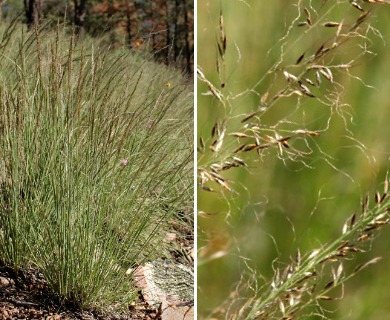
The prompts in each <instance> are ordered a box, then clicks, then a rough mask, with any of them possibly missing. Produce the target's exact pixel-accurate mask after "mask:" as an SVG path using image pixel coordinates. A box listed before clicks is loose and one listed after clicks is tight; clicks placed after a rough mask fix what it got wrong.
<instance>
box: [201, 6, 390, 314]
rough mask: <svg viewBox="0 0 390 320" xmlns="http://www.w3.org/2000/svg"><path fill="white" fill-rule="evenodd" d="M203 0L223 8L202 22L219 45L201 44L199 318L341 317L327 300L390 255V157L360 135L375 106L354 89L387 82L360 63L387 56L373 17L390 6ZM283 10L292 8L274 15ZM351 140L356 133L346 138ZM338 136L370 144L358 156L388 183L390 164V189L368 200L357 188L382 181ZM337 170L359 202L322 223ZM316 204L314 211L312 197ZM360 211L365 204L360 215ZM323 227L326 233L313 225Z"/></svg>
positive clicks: (355, 144)
mask: <svg viewBox="0 0 390 320" xmlns="http://www.w3.org/2000/svg"><path fill="white" fill-rule="evenodd" d="M201 3H203V5H202V4H200V10H202V9H204V10H206V11H207V10H209V12H208V15H209V16H211V17H214V23H215V33H214V34H213V37H211V36H210V35H209V32H208V31H209V29H210V28H212V27H210V23H206V22H205V21H203V22H202V23H200V24H201V26H200V29H199V30H207V32H203V33H200V35H199V37H200V41H199V43H200V47H202V48H206V42H207V41H208V45H209V47H211V48H212V47H213V46H214V52H215V55H212V54H210V51H212V50H209V49H205V51H207V52H205V53H204V52H202V51H199V58H198V61H199V66H198V72H197V75H198V82H199V91H200V92H199V96H198V135H199V136H198V137H197V138H198V147H197V151H198V157H197V163H198V186H199V199H198V209H199V212H198V216H199V220H198V221H199V223H198V226H199V232H198V234H199V239H198V246H199V251H198V257H199V259H198V274H199V275H198V305H199V309H198V311H199V316H200V317H201V318H212V319H248V320H249V319H286V320H287V319H303V318H305V319H306V318H308V319H309V318H310V319H311V318H313V319H317V318H325V319H332V317H333V314H334V313H336V312H337V306H336V304H333V305H331V307H329V309H328V306H327V305H324V303H326V302H328V303H332V302H336V301H340V300H342V299H344V298H345V296H347V295H348V294H347V293H345V286H346V282H347V281H348V280H350V279H351V278H352V277H354V276H355V275H356V274H358V273H360V272H361V271H362V270H365V269H366V267H368V266H370V265H373V264H375V263H377V262H378V261H379V260H380V259H381V258H380V257H379V256H377V255H374V256H371V255H370V254H371V252H370V251H371V249H372V246H373V240H375V239H376V237H377V235H378V234H379V230H380V229H381V228H382V227H383V226H385V225H387V224H388V222H389V198H388V183H389V180H388V177H387V174H386V171H387V168H388V158H387V160H386V159H385V160H383V162H382V163H381V164H380V165H379V164H378V165H377V166H376V158H375V156H374V155H373V154H371V151H372V150H371V151H370V149H369V148H367V147H366V146H365V142H361V141H360V140H359V138H357V136H358V137H361V135H360V136H359V134H358V133H359V132H357V130H356V123H355V121H356V120H355V118H356V117H357V118H359V113H360V112H361V110H358V109H357V108H355V106H354V103H352V102H350V100H348V98H349V95H350V92H349V91H348V90H349V89H351V88H352V85H351V82H352V81H354V80H356V82H357V83H358V85H360V86H362V87H364V88H365V89H367V88H370V89H372V88H373V87H372V86H370V85H368V82H366V79H365V78H364V77H361V76H360V75H359V67H360V66H361V65H364V63H366V62H367V61H368V59H370V58H372V57H373V56H375V54H374V53H373V51H372V47H374V45H373V44H374V43H375V39H377V38H378V39H380V40H381V41H385V39H384V37H383V36H382V35H381V33H380V32H379V30H378V29H376V28H375V27H374V23H372V20H374V19H373V17H377V11H376V9H377V8H378V6H381V5H382V7H383V8H388V7H387V6H386V4H387V3H386V2H383V1H341V0H340V1H317V2H316V1H310V0H307V1H306V0H298V1H293V3H289V4H288V5H287V4H286V3H285V2H283V1H276V2H275V3H272V4H267V5H265V4H261V3H254V2H250V1H233V2H232V3H229V2H227V1H225V2H224V1H223V2H222V3H221V4H220V7H218V5H216V6H209V5H207V4H209V3H208V2H207V4H206V1H201ZM233 3H234V5H233ZM234 6H236V7H235V8H234V9H233V7H234ZM269 6H272V7H273V8H272V9H270V8H269ZM216 7H218V8H216ZM275 12H283V19H276V18H275V19H274V20H273V18H272V14H275ZM267 14H268V15H269V16H267ZM246 15H247V16H246ZM259 15H263V16H262V17H264V19H263V18H260V16H259ZM241 16H242V17H244V16H245V17H247V20H245V22H244V20H243V19H242V17H241ZM378 20H379V19H378ZM233 21H234V22H233ZM286 21H287V22H286ZM255 29H256V31H254V30H255ZM270 30H272V31H270ZM254 33H256V37H255V38H256V39H255V38H254V37H253V34H254ZM257 35H258V36H259V38H257ZM277 35H278V38H277V39H276V40H275V37H276V36H277ZM202 37H204V39H202ZM240 44H241V45H242V46H241V45H240ZM267 45H268V46H269V47H267ZM211 56H212V57H213V58H214V57H216V58H215V59H210V58H209V57H211ZM374 85H375V84H374ZM378 114H379V111H378ZM372 131H373V128H371V131H369V129H366V131H365V132H366V133H367V132H372ZM363 138H364V136H363ZM341 139H345V141H347V142H346V143H345V144H344V145H342V146H340V145H339V144H337V142H336V140H341ZM332 146H334V147H335V148H339V149H343V150H344V149H346V148H351V149H356V150H359V152H360V154H359V155H358V156H356V154H355V156H356V157H364V158H365V159H366V161H367V162H368V166H369V168H370V169H372V168H374V167H375V168H376V169H375V170H372V171H370V172H371V174H372V176H373V177H375V180H376V181H378V180H380V181H383V178H380V179H379V178H378V176H381V175H386V178H385V179H384V184H383V188H382V187H380V188H379V187H375V188H374V189H381V191H374V192H371V193H370V194H369V195H368V196H365V197H363V200H362V202H361V205H359V202H358V201H359V200H358V197H359V196H360V195H361V194H362V193H363V194H364V191H363V192H362V191H361V190H359V191H356V186H357V185H359V188H360V189H363V190H364V189H365V190H367V189H370V188H372V187H370V186H364V183H363V186H362V182H361V176H359V172H356V171H355V172H354V170H352V169H351V167H353V165H352V164H350V167H348V165H347V163H349V162H348V161H349V160H348V159H347V157H348V156H349V154H348V155H347V153H346V152H345V154H346V155H344V154H343V153H342V152H340V151H339V153H337V152H334V151H333V150H332ZM340 154H341V155H340ZM385 154H386V155H387V156H388V152H387V153H386V151H385ZM338 157H340V158H341V159H342V160H341V161H340V160H339V159H338ZM357 161H358V160H356V162H357ZM357 167H358V166H357ZM324 168H330V170H331V171H333V173H329V171H327V170H328V169H324ZM321 170H323V171H321ZM367 171H369V170H367ZM286 172H287V173H286ZM310 172H315V173H314V174H313V173H310ZM324 172H326V173H324ZM378 172H380V174H378ZM315 174H317V175H318V176H319V178H318V180H319V182H318V183H317V180H316V178H314V177H313V176H314V175H315ZM332 175H336V176H337V177H338V178H337V179H336V178H334V180H335V181H336V180H340V181H348V184H352V185H353V186H354V192H355V196H350V198H349V199H348V201H350V202H351V203H353V204H351V205H348V206H347V205H339V206H335V208H334V209H336V212H335V211H332V212H324V216H326V217H324V216H321V218H320V217H319V218H318V222H317V224H318V225H316V221H315V220H316V219H317V216H320V215H321V213H320V207H321V203H322V202H325V201H328V200H329V201H330V199H332V197H334V198H335V199H340V200H342V199H343V198H341V196H340V195H339V194H332V193H331V191H332V190H331V188H329V190H325V191H324V189H327V186H328V185H331V182H329V180H330V179H329V177H330V176H332ZM288 177H290V178H288ZM292 177H293V178H292ZM301 177H302V178H301ZM340 177H342V178H340ZM293 179H295V181H294V180H293ZM298 181H300V182H301V183H303V184H305V187H302V186H300V185H299V182H298ZM302 181H303V182H302ZM338 183H340V182H337V183H336V182H335V183H334V184H332V185H335V186H336V185H337V184H338ZM379 183H380V182H379ZM379 183H378V184H379ZM345 185H347V183H345ZM294 189H297V190H305V192H302V191H301V192H297V191H295V190H294ZM336 190H342V191H344V190H343V188H339V189H338V188H337V187H334V192H338V191H336ZM290 191H291V192H290ZM261 193H263V194H261ZM290 193H291V194H290ZM323 193H325V194H326V196H324V195H323ZM312 199H314V201H313V200H312ZM311 201H312V207H311V210H310V211H308V212H305V211H304V210H303V208H302V207H303V206H302V203H305V202H311ZM296 202H297V203H299V204H295V203H296ZM345 202H347V201H345ZM313 207H314V209H313ZM347 208H348V209H347ZM351 208H358V209H357V210H356V211H355V213H353V214H351V216H350V217H349V218H348V219H347V218H346V217H347V215H348V214H350V212H351V211H353V209H351ZM346 210H348V211H346ZM281 216H283V218H282V217H281ZM298 216H299V217H298ZM335 217H340V218H337V219H336V218H335ZM345 220H347V221H346V222H345V223H344V224H343V227H338V226H340V224H342V223H343V222H342V221H345ZM286 221H287V223H286ZM302 221H305V222H302ZM299 223H300V225H299ZM332 223H333V224H332ZM286 224H287V225H288V226H287V227H286V226H285V225H286ZM302 225H304V227H302ZM335 225H336V226H337V227H334V226H335ZM332 227H333V230H331V231H328V232H325V231H324V230H325V229H331V228H332ZM311 228H313V230H316V231H314V233H315V232H317V233H318V234H316V235H314V236H312V237H309V236H307V233H308V232H309V231H310V230H311ZM335 229H337V230H335ZM298 230H299V231H298ZM299 232H301V233H302V234H299ZM324 234H326V235H327V237H326V238H325V237H324ZM329 239H333V240H329ZM267 245H268V246H267ZM269 247H274V248H275V249H274V251H275V253H274V254H271V253H270V251H272V249H269ZM364 257H366V260H365V261H364V260H362V259H364ZM286 260H287V262H286ZM263 269H264V270H263Z"/></svg>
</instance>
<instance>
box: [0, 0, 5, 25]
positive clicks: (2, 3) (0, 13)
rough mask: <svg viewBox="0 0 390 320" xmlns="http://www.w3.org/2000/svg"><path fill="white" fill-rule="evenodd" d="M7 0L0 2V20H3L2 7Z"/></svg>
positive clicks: (0, 0)
mask: <svg viewBox="0 0 390 320" xmlns="http://www.w3.org/2000/svg"><path fill="white" fill-rule="evenodd" d="M6 1H7V0H0V20H2V19H3V6H4V4H5V2H6Z"/></svg>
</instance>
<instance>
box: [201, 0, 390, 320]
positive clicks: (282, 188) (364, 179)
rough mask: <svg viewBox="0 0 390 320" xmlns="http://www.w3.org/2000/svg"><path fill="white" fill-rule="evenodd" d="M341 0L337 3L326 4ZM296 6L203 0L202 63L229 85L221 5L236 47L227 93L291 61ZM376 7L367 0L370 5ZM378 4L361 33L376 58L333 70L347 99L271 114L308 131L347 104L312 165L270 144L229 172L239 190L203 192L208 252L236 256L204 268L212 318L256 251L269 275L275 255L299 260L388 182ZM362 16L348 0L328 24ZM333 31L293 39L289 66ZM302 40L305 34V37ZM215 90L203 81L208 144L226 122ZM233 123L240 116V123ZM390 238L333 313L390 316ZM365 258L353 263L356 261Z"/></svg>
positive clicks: (382, 15) (389, 58) (254, 262)
mask: <svg viewBox="0 0 390 320" xmlns="http://www.w3.org/2000/svg"><path fill="white" fill-rule="evenodd" d="M334 2H335V1H328V4H326V5H325V7H324V8H323V9H322V10H326V9H327V8H328V7H327V5H330V3H334ZM296 3H297V1H285V0H274V1H255V0H253V1H249V0H248V1H246V2H244V1H240V0H225V1H223V0H222V1H206V0H199V1H198V30H197V37H198V47H197V48H198V65H199V66H200V67H201V69H202V70H203V72H204V74H205V75H206V77H207V78H208V79H209V80H210V81H212V82H213V83H214V84H218V76H217V72H216V57H217V46H216V39H217V37H218V34H219V33H218V32H219V25H218V23H219V22H218V20H219V12H220V10H221V9H222V10H223V16H224V23H225V32H226V35H227V43H228V48H227V54H226V87H225V88H224V89H223V92H224V94H225V95H230V96H234V95H237V94H239V93H242V92H244V91H245V90H247V89H248V88H253V86H254V84H256V83H257V82H258V80H259V79H260V78H261V77H262V75H264V74H265V73H266V72H267V70H269V68H270V67H271V66H272V65H273V64H274V63H275V62H276V61H277V60H278V58H279V57H280V52H281V45H282V42H280V41H279V40H280V39H282V37H283V36H284V35H285V34H286V31H287V28H288V27H289V26H290V24H291V22H292V21H293V19H294V18H295V17H296V16H297V6H296ZM302 3H303V2H302ZM305 3H309V2H305ZM317 4H318V3H317ZM362 6H363V4H362ZM369 6H370V5H368V4H367V5H365V4H364V8H369ZM302 7H303V6H302ZM316 8H318V5H317V6H316ZM371 8H372V15H371V17H370V20H369V23H370V25H371V26H372V28H371V29H370V28H368V29H367V25H365V26H364V27H362V28H363V29H362V30H365V31H364V32H366V36H367V38H368V41H366V42H365V43H366V44H367V45H368V46H369V48H368V49H367V50H369V51H370V52H372V53H373V54H366V55H364V56H363V57H361V58H359V59H357V62H358V63H356V64H355V65H354V67H353V68H352V69H351V70H350V74H348V73H347V72H344V73H337V74H335V75H334V76H335V81H336V82H337V83H338V85H339V86H340V90H338V91H339V92H340V93H341V94H340V96H339V97H338V98H339V99H340V101H341V102H342V103H345V104H346V105H345V106H343V107H340V108H336V107H334V108H332V107H328V106H325V105H323V104H321V103H319V102H318V101H317V100H314V99H301V100H297V99H296V98H291V99H285V100H281V102H278V103H277V104H275V106H274V107H273V108H272V110H271V111H270V112H268V113H267V114H266V115H265V116H264V117H263V118H262V119H261V120H262V121H264V123H265V124H269V125H273V124H275V123H276V122H277V120H278V119H282V118H286V119H291V121H293V122H294V123H300V124H301V127H304V128H306V129H308V130H316V129H322V128H325V127H326V125H327V121H328V119H329V116H330V113H331V112H332V110H334V111H335V110H336V109H337V110H339V111H340V110H342V111H341V112H340V114H335V115H334V116H333V117H332V118H331V121H330V122H329V128H328V130H326V131H325V132H323V133H322V134H321V136H320V137H317V138H313V141H311V142H310V143H311V146H312V147H313V150H314V152H313V153H312V154H311V155H310V156H308V157H306V158H305V159H304V160H305V163H301V162H293V161H284V162H283V161H281V160H280V159H278V158H277V150H274V151H270V152H269V153H268V154H266V155H265V156H264V157H263V158H262V159H260V158H257V159H255V161H250V166H249V168H238V169H233V171H231V172H229V174H228V175H226V177H228V178H229V179H232V180H234V181H235V183H234V184H233V186H234V188H235V190H238V193H237V194H236V193H229V192H225V193H223V194H222V193H209V192H205V191H201V190H200V191H199V192H198V209H199V210H201V211H205V212H208V213H209V215H207V216H205V217H203V216H202V217H199V219H198V227H199V231H198V235H199V239H198V246H199V248H202V247H203V246H209V247H213V246H214V248H215V250H218V249H223V250H225V249H226V250H227V251H228V252H229V254H228V255H226V256H224V257H222V258H219V259H215V260H212V261H210V262H207V263H205V264H202V265H200V266H199V267H198V310H199V316H200V317H207V315H208V314H209V313H210V312H211V311H212V310H213V309H215V308H217V307H218V306H219V305H221V303H222V302H223V301H224V300H225V299H226V298H227V297H228V296H229V294H230V293H231V292H232V290H233V289H234V284H235V283H236V282H237V281H239V280H240V277H241V276H242V274H244V273H248V268H247V267H246V266H245V265H244V263H243V259H240V258H239V256H243V257H247V258H249V259H250V260H248V261H247V263H248V264H249V266H250V267H251V268H254V269H255V270H256V271H257V272H258V273H260V274H261V275H262V276H264V278H265V279H266V280H267V279H268V280H269V279H270V277H271V276H272V274H273V271H272V267H273V264H274V260H275V259H276V258H278V259H279V260H280V261H281V262H285V263H288V261H289V260H288V259H289V257H290V256H292V255H294V253H295V251H296V249H297V248H299V249H300V250H301V251H303V252H306V251H308V250H310V249H314V248H318V247H320V245H321V244H322V243H326V242H329V241H331V240H333V239H334V238H336V236H337V235H339V234H340V232H341V228H342V226H343V224H344V222H345V220H346V219H347V218H348V217H349V216H350V215H351V214H352V213H353V212H355V211H359V208H360V200H361V198H362V197H363V196H364V195H365V194H366V192H369V193H370V194H372V193H373V191H375V189H376V188H381V187H382V182H383V180H384V179H385V177H386V172H387V170H388V167H389V156H390V142H389V137H390V125H389V120H390V102H389V97H390V77H389V71H390V53H389V48H388V46H389V44H390V24H389V23H388V21H390V5H372V6H371ZM360 14H361V13H360V12H359V11H358V10H357V9H356V8H353V7H352V6H351V5H350V4H349V3H348V2H347V1H340V3H339V5H338V6H337V7H336V9H335V10H334V11H332V13H331V15H330V16H329V19H331V21H342V20H343V21H346V22H345V23H351V21H355V20H356V18H357V17H358V16H359V15H360ZM315 18H316V17H315V16H314V17H313V19H315ZM324 22H326V21H324ZM376 29H377V30H379V31H380V33H381V35H380V36H379V35H378V33H377V32H376V31H375V30H376ZM334 32H335V31H334V30H322V31H321V33H311V34H305V28H298V27H294V28H292V29H291V33H290V35H289V37H288V40H287V42H288V43H287V45H286V48H290V49H288V51H286V54H285V56H284V62H283V65H286V64H294V63H295V61H296V60H297V58H298V57H299V56H300V55H301V54H302V53H303V52H305V51H307V50H309V49H310V48H317V47H320V45H321V44H322V43H323V41H324V39H329V37H330V36H331V34H333V33H334ZM302 34H304V36H303V37H302V39H301V38H300V37H301V36H302ZM296 39H300V40H299V41H298V42H297V43H294V42H295V40H296ZM362 44H363V41H361V42H358V41H355V42H351V43H346V44H345V45H343V49H342V50H339V51H338V53H337V54H335V55H334V61H333V62H339V63H340V62H342V61H344V62H345V61H349V60H350V59H352V58H355V57H357V56H358V55H359V53H360V52H361V51H362V48H361V47H360V45H362ZM237 48H238V49H237ZM351 75H352V76H351ZM357 77H358V78H360V79H361V80H362V81H360V80H359V79H357ZM269 78H270V79H268V80H267V79H266V80H265V81H264V82H263V83H262V84H261V85H259V86H258V87H256V88H254V89H255V90H254V91H255V92H253V93H248V94H244V95H242V96H240V97H238V98H236V99H234V100H232V101H231V106H232V108H231V110H230V114H229V115H228V117H229V118H230V119H235V116H238V115H243V114H249V113H251V112H253V111H255V110H257V108H258V106H259V100H260V98H259V97H260V96H261V95H262V94H263V93H264V92H265V91H266V90H267V88H268V86H269V85H271V84H272V85H273V86H274V87H277V86H278V83H276V81H277V80H275V82H272V81H274V80H273V78H272V77H269ZM369 86H372V87H369ZM341 87H343V89H342V90H341ZM322 90H324V91H322V92H316V95H318V96H319V99H320V100H324V99H325V98H326V96H325V94H324V96H321V94H322V93H324V92H326V93H328V91H327V90H328V88H325V89H322ZM329 90H330V88H329ZM206 91H207V87H206V86H205V85H204V84H203V83H201V82H200V81H199V86H198V136H202V137H203V138H204V139H205V140H206V144H207V143H210V140H208V137H210V131H211V128H212V127H213V125H214V122H215V120H216V118H218V117H219V118H221V117H223V113H224V111H223V110H222V109H221V108H220V107H219V106H217V103H216V101H215V100H216V99H213V98H212V97H210V96H207V95H202V92H206ZM351 117H352V121H350V120H351ZM242 118H243V116H241V117H237V119H242ZM230 124H231V125H232V126H234V125H235V124H236V123H235V122H234V120H232V121H230V122H229V125H230ZM292 127H293V126H291V125H290V124H289V123H286V124H281V125H280V128H290V129H291V128H292ZM298 127H299V126H297V128H298ZM230 129H231V130H230V131H234V129H232V128H230ZM228 130H229V129H228ZM351 137H353V139H351ZM354 139H356V140H354ZM298 145H299V143H298ZM213 156H214V157H216V156H215V155H211V156H202V155H199V154H198V159H199V162H198V163H199V165H200V166H201V165H204V164H205V163H207V162H208V161H209V162H210V161H212V157H213ZM249 158H250V157H249ZM249 158H248V159H249ZM252 159H253V157H252ZM389 239H390V228H389V227H385V228H384V229H383V230H382V231H381V232H380V234H379V236H378V237H377V239H375V241H374V242H373V246H372V250H371V251H370V252H369V253H366V254H364V255H362V256H358V257H357V260H358V261H360V260H362V261H366V260H368V259H369V258H370V257H375V256H378V255H380V256H382V257H383V258H384V259H383V260H382V261H381V262H380V263H378V264H376V265H373V266H371V267H370V268H368V269H366V270H364V271H363V272H361V273H359V274H358V275H357V276H356V277H355V278H353V279H352V280H351V281H349V282H348V283H347V285H346V287H345V288H344V295H345V296H344V298H343V299H340V300H336V301H332V302H327V303H326V304H324V305H323V306H324V307H325V308H326V309H328V310H330V311H331V313H329V314H327V316H328V317H329V318H331V319H378V320H379V319H388V317H389V316H388V315H389V314H390V305H389V303H388V301H390V290H389V283H390V274H388V272H387V270H389V269H390V241H389ZM201 250H202V249H201ZM356 263H357V262H351V263H350V265H351V268H353V266H355V265H356ZM276 266H279V264H276ZM260 283H261V281H260ZM334 294H335V295H337V294H339V295H340V293H334Z"/></svg>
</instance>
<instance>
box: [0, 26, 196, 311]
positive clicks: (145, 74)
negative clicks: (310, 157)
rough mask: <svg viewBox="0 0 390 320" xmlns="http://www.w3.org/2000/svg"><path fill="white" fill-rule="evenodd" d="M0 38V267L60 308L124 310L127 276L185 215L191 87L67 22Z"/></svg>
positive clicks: (157, 250) (159, 248) (162, 247)
mask: <svg viewBox="0 0 390 320" xmlns="http://www.w3.org/2000/svg"><path fill="white" fill-rule="evenodd" d="M1 34H2V40H1V46H0V47H1V49H0V55H1V62H0V65H1V67H0V68H1V70H2V72H1V75H0V82H1V85H0V88H1V89H0V101H1V103H0V104H1V107H0V108H1V110H0V114H1V116H0V130H1V133H0V145H1V147H0V167H1V192H0V194H1V197H0V235H1V237H0V259H1V260H2V262H3V263H5V264H7V265H9V266H11V267H13V268H14V269H15V270H20V269H23V268H24V267H26V266H28V265H32V266H35V267H38V268H39V270H40V271H41V272H42V273H43V275H44V277H45V279H46V280H47V281H48V283H49V285H50V286H51V288H52V290H53V292H54V293H55V294H57V295H58V296H59V297H60V299H62V300H64V301H65V300H67V301H71V302H74V303H76V304H78V305H79V306H80V307H83V308H87V307H88V308H98V309H103V310H104V309H105V310H107V309H110V308H114V309H115V308H118V309H121V308H126V306H127V305H128V303H129V302H130V301H131V299H132V297H134V289H133V288H132V285H131V276H130V275H129V274H126V271H128V270H131V268H133V269H134V267H135V266H137V265H138V264H140V263H142V262H143V261H145V260H151V259H153V258H154V257H156V256H157V254H159V255H160V256H161V254H162V253H163V252H168V251H167V249H168V248H167V246H166V244H165V242H164V241H162V237H163V235H164V232H166V231H167V229H168V225H169V224H168V222H169V221H171V220H172V219H173V220H175V219H179V217H178V216H177V213H178V212H179V211H181V212H183V210H184V211H186V208H188V207H191V202H192V200H191V199H192V191H191V188H192V178H191V176H192V174H191V171H192V169H191V168H192V153H193V151H192V147H191V145H192V134H191V132H192V101H193V98H192V92H191V90H190V88H189V86H188V85H187V84H186V83H187V81H186V79H185V77H182V76H181V75H178V74H177V72H176V71H173V70H169V69H167V68H165V67H163V66H159V65H157V64H154V63H152V62H148V61H146V60H143V59H142V58H141V57H138V56H136V55H135V54H134V53H131V52H129V51H128V50H125V49H123V51H121V50H120V49H119V50H110V48H107V47H103V46H102V47H100V46H99V44H96V43H97V42H96V40H95V42H93V41H91V40H88V39H85V40H83V41H81V40H79V39H77V37H76V36H75V34H74V33H73V32H72V30H69V29H67V28H65V27H62V26H57V29H56V31H55V30H54V31H51V30H50V28H49V27H48V26H43V27H41V28H35V30H33V31H31V32H26V31H25V30H24V29H23V27H22V25H19V24H18V23H17V22H14V23H12V24H11V25H10V26H8V27H7V28H5V26H2V27H1ZM188 214H189V215H190V214H191V213H190V212H188ZM188 221H191V218H189V219H188ZM164 230H165V231H164ZM163 254H164V253H163ZM127 273H129V272H127Z"/></svg>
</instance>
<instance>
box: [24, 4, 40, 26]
mask: <svg viewBox="0 0 390 320" xmlns="http://www.w3.org/2000/svg"><path fill="white" fill-rule="evenodd" d="M24 10H25V13H26V19H27V26H28V28H31V27H32V26H34V25H38V24H39V22H40V20H42V17H43V12H42V0H24Z"/></svg>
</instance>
